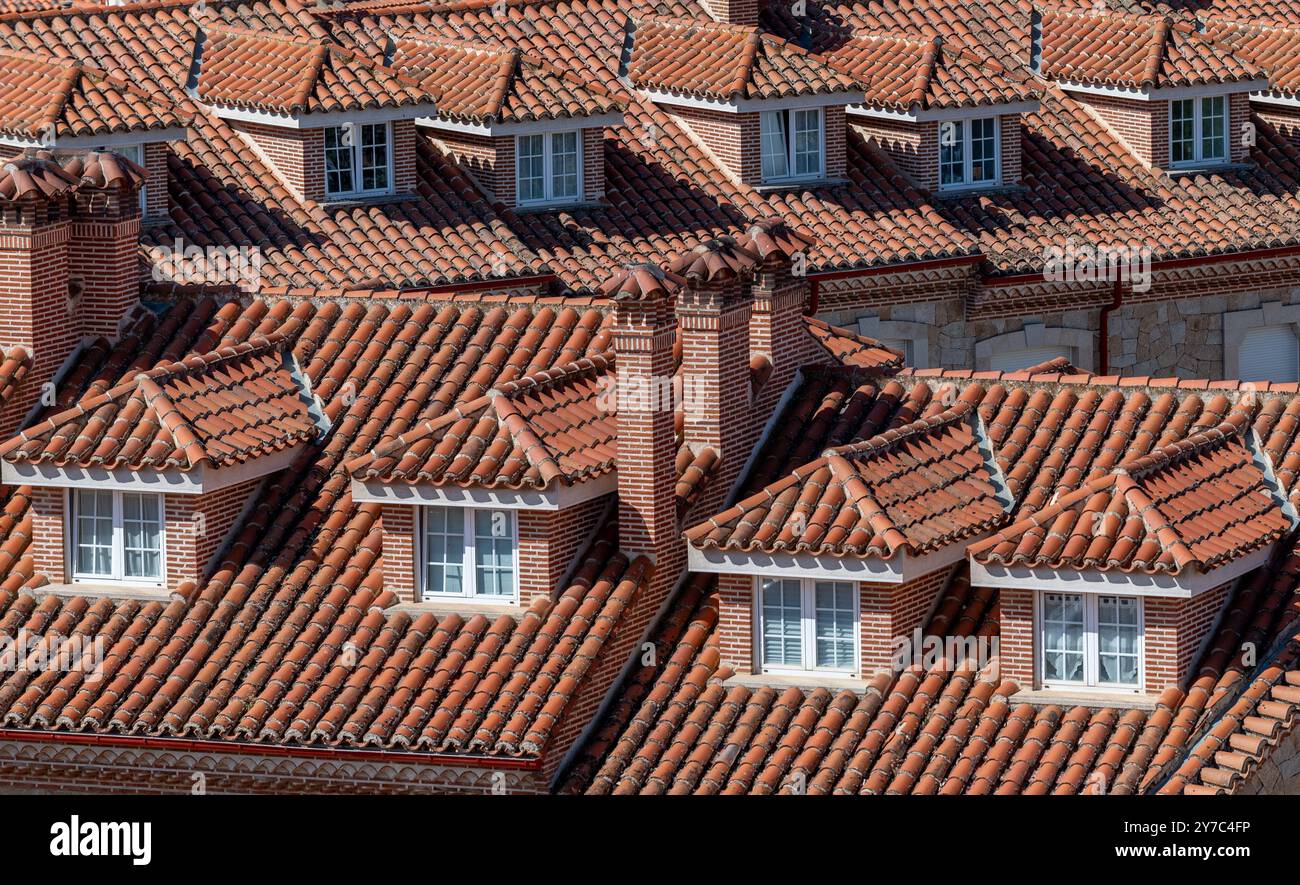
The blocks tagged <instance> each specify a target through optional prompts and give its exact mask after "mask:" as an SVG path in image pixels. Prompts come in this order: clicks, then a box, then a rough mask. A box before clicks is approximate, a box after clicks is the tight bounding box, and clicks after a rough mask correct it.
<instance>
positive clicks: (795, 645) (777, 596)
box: [762, 581, 803, 667]
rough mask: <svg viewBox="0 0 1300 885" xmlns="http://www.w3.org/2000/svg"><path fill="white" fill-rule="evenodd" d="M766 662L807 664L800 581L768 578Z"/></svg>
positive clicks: (765, 594)
mask: <svg viewBox="0 0 1300 885" xmlns="http://www.w3.org/2000/svg"><path fill="white" fill-rule="evenodd" d="M762 596H763V606H762V608H763V627H762V634H763V663H764V664H768V665H772V666H777V667H802V666H803V616H802V612H801V608H800V599H799V582H798V581H764V582H763V587H762Z"/></svg>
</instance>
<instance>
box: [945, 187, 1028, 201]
mask: <svg viewBox="0 0 1300 885" xmlns="http://www.w3.org/2000/svg"><path fill="white" fill-rule="evenodd" d="M1028 190H1029V188H1027V187H1025V186H1024V185H1023V184H990V185H988V186H987V187H985V186H982V185H978V184H977V185H963V186H962V187H941V188H938V189H937V190H935V191H933V192H932V195H933V197H934V199H936V200H964V199H966V198H968V197H989V196H1000V195H1004V194H1015V193H1024V192H1027V191H1028Z"/></svg>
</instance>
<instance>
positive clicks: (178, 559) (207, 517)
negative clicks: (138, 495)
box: [163, 479, 261, 590]
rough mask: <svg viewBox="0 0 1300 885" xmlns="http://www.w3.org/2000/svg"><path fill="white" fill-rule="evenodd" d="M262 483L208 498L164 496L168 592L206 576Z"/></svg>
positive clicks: (237, 486) (246, 484)
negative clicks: (214, 558) (215, 557)
mask: <svg viewBox="0 0 1300 885" xmlns="http://www.w3.org/2000/svg"><path fill="white" fill-rule="evenodd" d="M260 482H261V481H260V480H258V479H250V480H248V481H246V482H242V483H236V484H234V485H231V486H227V487H226V488H224V489H219V490H218V491H216V492H213V493H211V494H207V495H164V496H163V507H164V512H165V514H166V520H167V522H166V545H167V546H166V555H167V587H168V589H170V590H175V589H176V588H177V587H179V586H180V585H181V584H183V583H185V582H186V581H198V580H200V579H201V578H203V577H205V576H206V575H207V571H208V567H209V566H210V565H211V564H212V560H213V557H214V556H216V555H217V553H218V552H219V551H220V550H221V548H222V547H223V546H224V545H225V542H226V541H227V540H228V539H229V538H230V536H231V533H232V532H233V531H234V529H235V528H236V521H237V520H238V519H239V517H240V515H241V514H242V513H243V511H244V508H245V506H246V505H247V504H248V502H249V498H250V497H251V496H252V494H253V492H254V491H255V490H256V489H257V488H258V486H259V484H260Z"/></svg>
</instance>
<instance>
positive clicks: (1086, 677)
mask: <svg viewBox="0 0 1300 885" xmlns="http://www.w3.org/2000/svg"><path fill="white" fill-rule="evenodd" d="M1048 593H1052V594H1058V595H1062V596H1080V597H1082V598H1083V681H1082V682H1062V681H1056V682H1053V681H1049V680H1048V679H1047V678H1046V677H1045V675H1044V674H1045V673H1046V672H1047V667H1046V657H1047V655H1046V652H1047V643H1046V641H1045V639H1044V629H1045V627H1046V624H1045V620H1044V611H1045V605H1044V603H1045V600H1044V596H1045V595H1046V594H1048ZM1103 596H1107V597H1113V596H1123V597H1125V598H1127V599H1134V600H1136V601H1137V652H1138V654H1137V664H1138V671H1137V684H1136V685H1121V684H1118V683H1110V682H1101V681H1100V679H1099V678H1098V673H1099V672H1100V662H1099V658H1100V651H1099V644H1098V638H1097V622H1098V617H1097V611H1098V604H1099V602H1100V600H1101V597H1103ZM1034 662H1035V667H1036V669H1037V671H1038V672H1037V674H1036V675H1037V677H1038V685H1039V687H1040V688H1043V689H1045V690H1048V691H1088V692H1106V693H1110V694H1145V693H1146V678H1147V667H1146V606H1145V605H1144V604H1143V600H1142V597H1141V596H1130V595H1128V594H1124V593H1074V592H1069V591H1061V590H1038V591H1036V592H1035V593H1034Z"/></svg>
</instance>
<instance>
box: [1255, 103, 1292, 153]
mask: <svg viewBox="0 0 1300 885" xmlns="http://www.w3.org/2000/svg"><path fill="white" fill-rule="evenodd" d="M1254 111H1255V116H1257V117H1259V119H1261V120H1263V121H1264V122H1265V123H1267V124H1268V125H1269V126H1272V127H1273V128H1274V129H1276V130H1277V133H1278V134H1279V135H1281V136H1282V137H1283V138H1285V139H1286V140H1287V141H1289V142H1291V144H1293V145H1295V146H1296V147H1297V148H1300V107H1288V106H1285V105H1276V104H1257V105H1255V107H1254Z"/></svg>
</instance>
